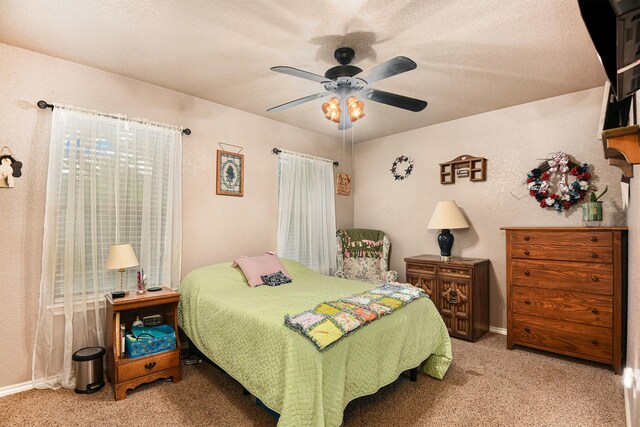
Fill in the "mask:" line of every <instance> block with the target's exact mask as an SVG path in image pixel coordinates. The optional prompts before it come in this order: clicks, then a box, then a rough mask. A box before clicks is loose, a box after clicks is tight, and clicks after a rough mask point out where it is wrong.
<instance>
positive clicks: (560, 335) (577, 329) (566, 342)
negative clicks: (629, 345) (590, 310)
mask: <svg viewBox="0 0 640 427" xmlns="http://www.w3.org/2000/svg"><path fill="white" fill-rule="evenodd" d="M512 316H513V318H512V323H511V325H512V329H511V333H512V336H513V337H512V338H513V340H514V342H515V343H516V344H524V345H531V346H533V347H538V348H541V349H543V350H546V349H548V350H555V351H558V352H560V353H564V354H568V355H570V356H573V355H575V356H580V355H584V356H591V357H595V358H598V359H600V360H603V361H604V360H611V358H612V355H613V333H612V331H611V329H608V328H603V327H599V326H591V325H582V324H578V323H572V322H564V323H562V322H558V321H557V320H553V319H543V318H540V317H536V316H527V315H524V314H518V313H513V314H512Z"/></svg>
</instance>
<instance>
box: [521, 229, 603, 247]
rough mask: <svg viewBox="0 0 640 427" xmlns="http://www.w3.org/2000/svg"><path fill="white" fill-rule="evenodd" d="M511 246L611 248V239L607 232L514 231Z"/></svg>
mask: <svg viewBox="0 0 640 427" xmlns="http://www.w3.org/2000/svg"><path fill="white" fill-rule="evenodd" d="M511 244H513V245H517V244H529V245H557V246H568V247H570V248H572V249H577V248H592V247H598V246H603V247H612V246H613V237H612V234H611V232H608V231H554V232H545V231H514V232H512V233H511Z"/></svg>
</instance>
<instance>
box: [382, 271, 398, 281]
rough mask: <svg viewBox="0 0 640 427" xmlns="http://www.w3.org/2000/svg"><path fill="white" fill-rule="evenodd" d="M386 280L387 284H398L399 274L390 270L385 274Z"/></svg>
mask: <svg viewBox="0 0 640 427" xmlns="http://www.w3.org/2000/svg"><path fill="white" fill-rule="evenodd" d="M384 280H385V282H397V281H398V272H397V271H393V270H389V271H385V272H384Z"/></svg>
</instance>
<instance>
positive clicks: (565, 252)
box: [511, 244, 613, 263]
mask: <svg viewBox="0 0 640 427" xmlns="http://www.w3.org/2000/svg"><path fill="white" fill-rule="evenodd" d="M511 257H512V258H518V259H548V260H558V261H579V262H601V263H611V262H612V261H613V249H612V248H610V247H605V246H594V247H592V248H585V247H569V246H557V245H551V244H548V245H545V246H542V245H540V246H538V245H529V244H517V245H512V246H511Z"/></svg>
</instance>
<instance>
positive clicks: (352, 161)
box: [351, 126, 355, 180]
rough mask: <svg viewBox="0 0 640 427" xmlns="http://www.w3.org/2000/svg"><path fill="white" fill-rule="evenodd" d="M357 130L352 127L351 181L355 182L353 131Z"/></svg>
mask: <svg viewBox="0 0 640 427" xmlns="http://www.w3.org/2000/svg"><path fill="white" fill-rule="evenodd" d="M354 128H355V126H351V179H352V180H353V175H354V173H353V171H354V169H353V165H354V160H353V139H354V138H353V132H354V131H353V129H354Z"/></svg>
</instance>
